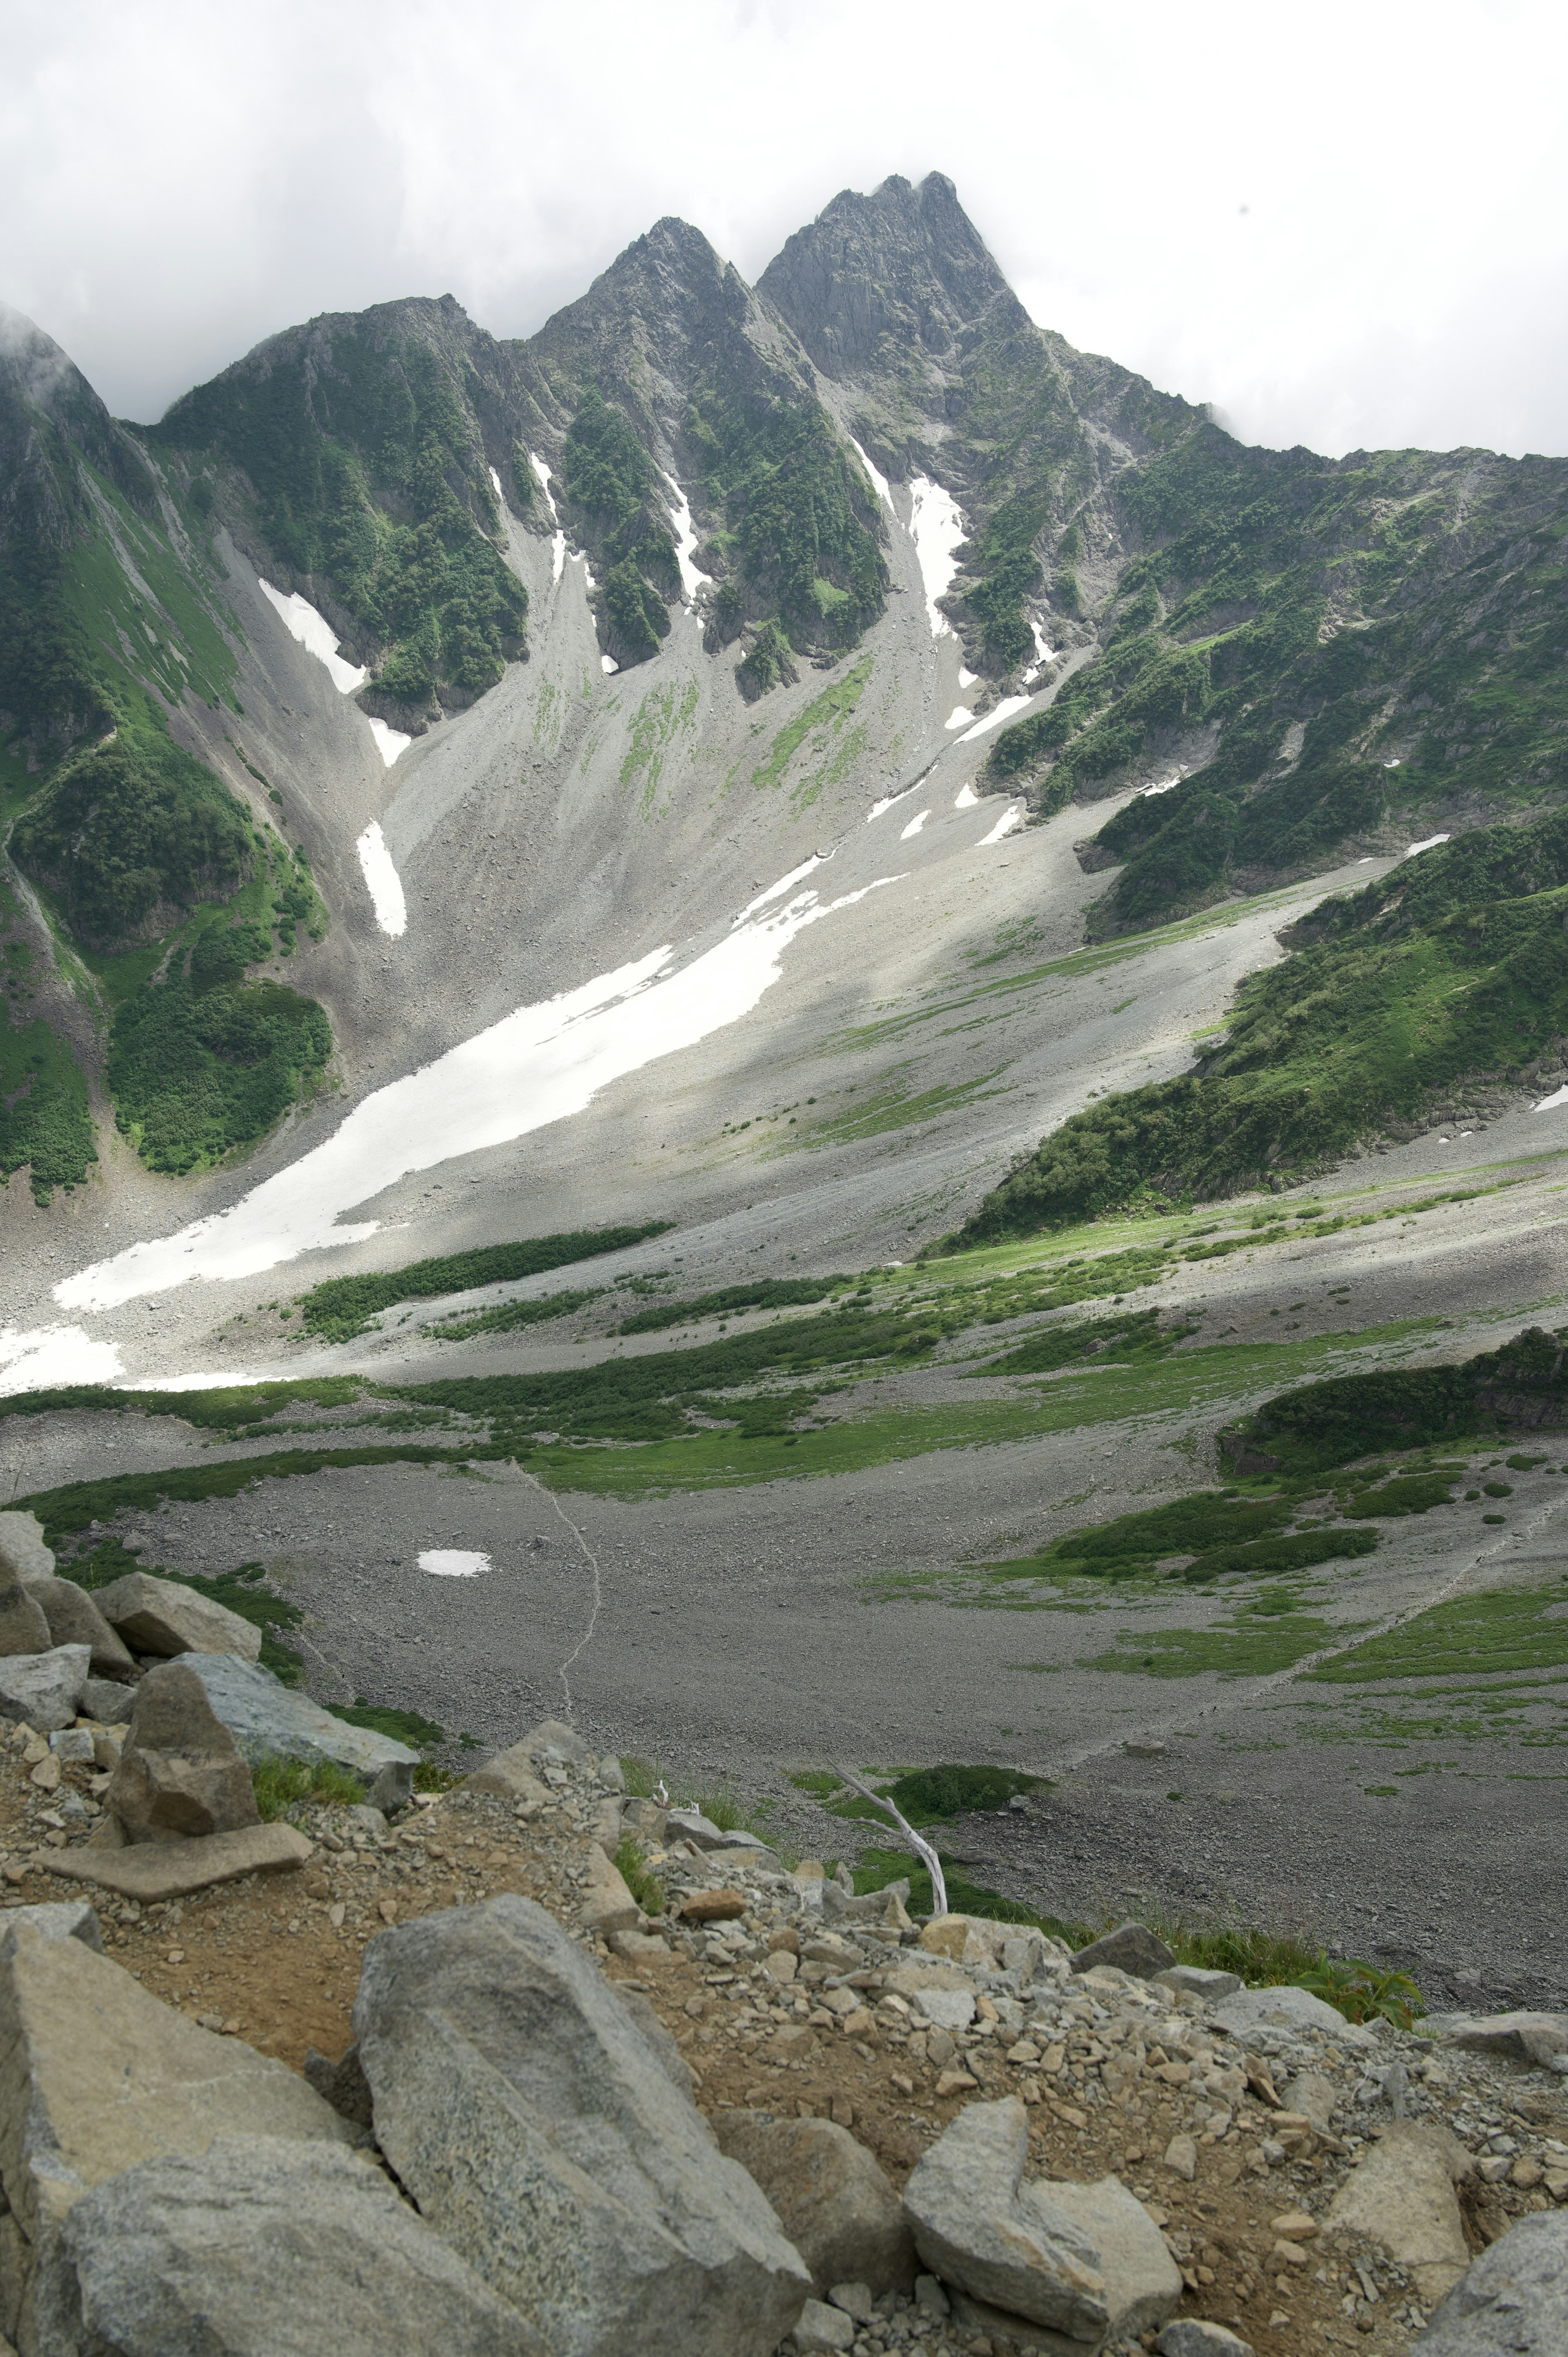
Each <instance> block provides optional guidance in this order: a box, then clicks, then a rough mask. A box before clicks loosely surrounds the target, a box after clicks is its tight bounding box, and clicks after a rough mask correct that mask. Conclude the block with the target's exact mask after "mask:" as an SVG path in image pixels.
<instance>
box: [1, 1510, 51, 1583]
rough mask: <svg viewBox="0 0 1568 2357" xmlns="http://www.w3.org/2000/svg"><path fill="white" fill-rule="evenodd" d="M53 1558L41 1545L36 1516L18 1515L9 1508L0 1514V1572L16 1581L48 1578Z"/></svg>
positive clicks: (41, 1530)
mask: <svg viewBox="0 0 1568 2357" xmlns="http://www.w3.org/2000/svg"><path fill="white" fill-rule="evenodd" d="M54 1568H55V1559H54V1555H53V1553H52V1551H51V1550H50V1548H49V1547H48V1546H47V1545H46V1544H45V1543H44V1526H43V1524H42V1523H40V1522H39V1520H38V1516H37V1514H19V1513H17V1512H16V1509H15V1508H14V1507H13V1508H12V1509H11V1511H10V1512H7V1513H4V1514H0V1572H9V1573H11V1574H12V1575H13V1576H14V1577H16V1578H17V1579H27V1580H32V1579H52V1578H53V1577H54Z"/></svg>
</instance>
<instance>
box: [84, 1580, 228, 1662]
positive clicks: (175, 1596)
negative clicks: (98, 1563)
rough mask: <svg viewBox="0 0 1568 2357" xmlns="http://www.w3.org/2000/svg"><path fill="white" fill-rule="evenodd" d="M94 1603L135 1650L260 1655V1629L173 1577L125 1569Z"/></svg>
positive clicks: (96, 1597) (134, 1651)
mask: <svg viewBox="0 0 1568 2357" xmlns="http://www.w3.org/2000/svg"><path fill="white" fill-rule="evenodd" d="M93 1601H94V1602H95V1603H96V1605H97V1607H98V1609H99V1610H100V1612H102V1615H103V1618H104V1619H105V1620H107V1621H108V1622H109V1624H110V1626H111V1627H112V1628H113V1629H115V1630H117V1631H119V1634H120V1636H121V1638H122V1639H123V1641H124V1643H126V1644H127V1645H128V1646H129V1647H130V1649H131V1651H132V1652H133V1653H164V1654H174V1653H239V1654H241V1655H242V1657H243V1658H244V1659H245V1660H246V1661H248V1662H254V1661H257V1660H259V1659H260V1657H261V1651H262V1632H261V1631H260V1630H259V1629H258V1628H257V1627H256V1625H255V1622H254V1621H253V1620H242V1619H241V1617H240V1615H239V1613H237V1612H231V1611H230V1609H229V1608H228V1606H227V1605H226V1604H215V1603H214V1602H213V1601H212V1598H210V1597H209V1596H203V1595H201V1594H200V1593H199V1591H198V1590H197V1589H196V1588H194V1587H185V1586H183V1585H182V1583H181V1582H180V1581H179V1580H177V1579H155V1578H154V1577H153V1575H152V1573H151V1572H150V1571H128V1572H126V1573H125V1575H124V1577H123V1578H121V1579H112V1580H111V1581H110V1583H109V1585H108V1587H101V1588H99V1589H98V1591H97V1593H96V1595H95V1597H94V1598H93Z"/></svg>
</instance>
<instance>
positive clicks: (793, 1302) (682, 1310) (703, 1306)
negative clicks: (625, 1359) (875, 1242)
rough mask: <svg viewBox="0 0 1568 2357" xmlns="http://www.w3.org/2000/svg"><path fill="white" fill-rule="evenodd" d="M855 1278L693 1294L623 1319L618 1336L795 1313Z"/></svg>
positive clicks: (762, 1282)
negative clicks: (741, 1315) (743, 1314)
mask: <svg viewBox="0 0 1568 2357" xmlns="http://www.w3.org/2000/svg"><path fill="white" fill-rule="evenodd" d="M855 1281H856V1280H855V1279H854V1277H853V1276H764V1277H758V1278H757V1280H756V1282H755V1283H753V1284H751V1285H723V1286H719V1287H718V1289H717V1291H716V1292H714V1293H698V1294H693V1296H692V1297H691V1299H690V1300H686V1301H658V1302H655V1303H654V1304H653V1306H652V1308H650V1309H639V1310H638V1311H637V1312H636V1314H635V1316H633V1317H630V1318H622V1319H621V1322H620V1324H619V1326H618V1328H617V1329H616V1331H617V1332H618V1333H619V1334H657V1333H658V1332H660V1329H662V1328H664V1327H666V1326H686V1325H693V1324H695V1322H696V1320H697V1319H698V1318H723V1317H725V1316H726V1315H727V1314H728V1312H730V1311H731V1310H735V1311H736V1312H739V1311H741V1310H746V1309H792V1308H797V1307H798V1306H799V1305H800V1303H802V1302H811V1301H825V1300H826V1299H827V1297H828V1296H829V1295H830V1294H832V1293H843V1292H847V1291H848V1289H849V1288H850V1287H851V1286H853V1285H854V1283H855Z"/></svg>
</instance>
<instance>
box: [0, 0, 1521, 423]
mask: <svg viewBox="0 0 1568 2357" xmlns="http://www.w3.org/2000/svg"><path fill="white" fill-rule="evenodd" d="M1565 47H1568V42H1565V38H1564V33H1563V9H1562V7H1561V6H1560V5H1557V6H1552V5H1538V0H1475V5H1468V6H1452V5H1444V4H1443V0H1421V5H1416V0H1403V5H1387V0H1359V5H1343V0H1318V4H1317V5H1313V6H1311V7H1306V6H1300V5H1298V6H1295V7H1281V6H1280V5H1277V0H1276V5H1273V7H1270V6H1267V5H1260V0H1248V5H1231V0H1208V5H1205V6H1204V7H1202V8H1187V7H1179V6H1176V5H1168V0H1166V5H1145V0H1119V5H1116V6H1114V7H1112V6H1108V5H1092V0H1090V5H1084V0H1074V5H1070V6H1068V5H1057V0H1036V5H1015V0H994V4H993V5H986V0H969V5H967V6H962V5H947V6H937V5H929V0H784V5H779V4H778V0H590V4H589V5H586V6H585V5H583V0H576V5H557V6H554V7H544V6H541V5H537V0H440V5H436V0H264V5H253V6H251V7H248V8H245V9H243V10H242V9H239V8H236V7H234V6H232V5H217V0H113V5H110V0H0V137H3V142H4V145H3V150H0V152H3V153H4V155H5V171H4V173H3V175H0V299H4V300H7V301H9V302H11V303H12V304H14V305H15V306H16V307H17V308H18V309H20V310H23V311H26V312H27V313H29V314H30V315H31V316H32V317H34V318H35V319H37V320H38V323H39V325H40V326H42V327H43V328H47V329H48V332H49V333H50V334H52V335H53V336H55V337H56V338H58V339H59V341H60V342H61V343H62V344H63V345H64V346H65V347H66V349H67V350H69V351H70V354H71V355H72V357H73V358H74V359H75V360H76V361H78V362H79V364H80V365H81V367H82V368H83V369H84V370H85V371H86V373H87V374H88V376H89V377H90V378H91V380H92V382H93V383H94V384H96V386H97V387H98V389H99V391H100V392H101V393H102V395H103V397H104V398H105V400H106V401H107V402H108V403H109V404H110V406H111V407H112V408H113V409H114V410H115V411H117V412H118V413H119V414H122V415H127V416H132V417H137V418H150V417H154V416H156V415H157V414H159V413H160V412H161V410H162V409H163V408H164V407H165V405H166V404H167V403H168V402H169V401H170V400H171V399H172V398H173V397H174V396H175V394H177V393H180V392H181V391H183V390H184V389H185V387H186V386H187V385H188V384H191V383H193V382H199V380H200V379H202V378H203V377H206V376H209V375H211V374H212V373H214V372H215V371H217V370H218V369H220V368H221V367H222V366H223V365H224V364H225V363H226V362H227V361H231V360H232V359H234V358H235V357H237V355H238V354H240V353H241V352H242V351H245V350H248V349H249V348H250V346H251V345H252V344H254V343H256V342H258V341H259V340H260V339H261V338H262V337H263V336H265V335H267V334H270V333H271V332H272V331H273V330H274V329H275V328H281V327H285V326H287V325H288V324H290V323H291V322H292V321H295V320H298V319H302V318H306V317H309V316H310V315H311V314H312V313H314V312H317V311H322V310H352V309H358V308H360V307H362V306H363V305H365V304H367V303H373V302H379V301H382V300H384V299H386V298H388V297H390V296H399V295H408V294H424V295H439V294H443V293H446V292H448V291H450V292H451V293H453V294H455V295H456V296H458V298H459V299H460V300H461V301H462V302H463V303H464V304H465V305H466V306H467V308H468V309H469V311H470V312H472V314H473V315H474V317H476V318H477V319H478V320H479V321H480V322H481V323H482V324H483V325H484V326H486V327H488V328H490V329H491V330H492V331H494V332H495V333H496V334H498V335H518V334H526V333H528V332H530V331H531V330H532V328H536V327H537V326H538V325H539V324H540V323H541V321H542V319H544V318H545V317H547V316H548V315H549V313H550V312H551V311H552V310H553V309H554V308H556V307H558V306H559V305H560V304H562V303H564V302H567V301H569V300H571V299H572V298H573V297H574V296H576V295H577V294H580V293H581V292H582V291H583V289H584V288H585V286H586V285H587V283H588V281H589V279H590V278H591V277H592V276H593V275H594V274H595V273H596V272H597V271H599V270H601V269H603V268H604V267H605V265H606V264H607V263H608V262H609V261H611V260H612V259H613V258H614V256H615V254H616V253H618V252H619V251H620V249H621V248H622V247H623V246H624V245H626V244H627V243H628V242H629V241H630V240H631V239H632V238H634V237H636V236H637V235H638V234H639V232H640V231H642V230H643V229H645V228H647V227H648V225H649V224H650V222H651V221H655V220H657V219H658V217H659V216H660V214H663V213H679V214H682V215H683V216H684V217H685V219H687V220H688V221H695V222H696V223H697V224H698V225H699V226H700V227H701V228H702V229H703V230H705V231H706V232H707V234H708V235H709V236H710V237H711V238H712V239H713V241H714V244H715V245H716V246H717V247H718V248H719V250H720V251H721V253H725V254H727V255H728V256H729V257H730V259H731V260H733V261H734V262H735V263H736V264H737V265H738V266H739V268H740V269H741V270H742V271H744V272H745V273H746V275H747V276H748V277H755V276H756V275H757V273H758V272H759V271H760V270H761V269H762V267H763V265H764V264H765V263H767V261H768V259H769V257H770V256H771V255H772V254H773V253H774V252H775V251H776V250H777V248H778V247H779V245H780V244H781V243H782V242H783V240H784V239H785V237H787V236H788V235H789V231H791V230H793V229H796V228H798V227H799V226H800V224H801V223H802V222H803V221H808V220H810V219H811V217H812V215H813V214H815V213H816V212H817V211H819V210H821V208H822V205H824V204H825V203H826V202H827V201H828V199H830V198H831V197H832V195H833V194H834V193H835V192H836V191H837V190H838V189H839V188H843V187H846V186H848V187H854V188H874V187H875V185H876V183H877V182H878V181H879V180H881V179H882V178H885V177H886V174H888V173H889V172H903V173H906V174H908V176H909V177H910V178H914V179H918V178H920V177H922V176H923V175H924V174H925V173H926V172H928V171H930V170H933V169H935V170H939V171H944V172H947V173H949V174H950V176H951V177H952V178H953V179H954V180H955V181H956V182H957V184H958V189H959V195H960V197H961V200H962V202H963V203H964V205H965V206H966V208H967V209H968V210H969V212H970V214H971V215H972V218H973V220H974V221H975V222H976V223H977V224H978V226H979V228H980V230H981V232H982V234H983V236H984V237H985V238H986V240H987V241H988V242H989V243H990V245H991V247H992V250H993V253H995V254H996V256H997V259H998V260H999V262H1000V263H1001V264H1002V265H1003V267H1004V270H1005V271H1006V273H1007V274H1008V276H1009V277H1010V278H1011V280H1012V282H1013V284H1014V285H1015V287H1016V289H1017V291H1018V293H1019V294H1020V296H1022V297H1023V299H1024V301H1025V302H1026V304H1027V306H1028V307H1029V309H1030V310H1031V312H1032V313H1033V314H1034V316H1035V317H1036V319H1038V320H1040V321H1041V322H1042V323H1043V324H1045V325H1047V326H1050V327H1054V328H1059V329H1060V330H1061V331H1062V333H1063V334H1064V335H1066V336H1068V337H1069V339H1071V340H1072V341H1073V342H1074V343H1076V344H1078V345H1079V346H1081V347H1083V348H1085V349H1087V350H1096V351H1104V352H1109V353H1112V354H1113V355H1114V356H1115V357H1116V358H1117V359H1118V360H1120V361H1125V362H1126V363H1128V364H1129V365H1130V366H1132V367H1133V368H1136V369H1140V370H1142V371H1144V372H1145V373H1146V374H1147V375H1149V376H1150V377H1152V378H1153V379H1154V381H1155V383H1156V384H1158V385H1160V386H1162V387H1164V388H1165V389H1167V390H1169V391H1171V392H1177V393H1185V394H1187V396H1188V397H1189V398H1191V399H1194V400H1208V401H1212V402H1214V403H1215V404H1217V406H1218V407H1219V410H1220V412H1221V413H1222V414H1223V415H1224V416H1225V417H1226V419H1227V421H1228V422H1229V423H1230V425H1232V427H1233V429H1234V430H1235V431H1236V432H1238V433H1240V434H1241V435H1242V436H1245V438H1247V439H1248V440H1250V441H1260V442H1267V443H1271V444H1276V445H1283V444H1290V443H1294V442H1305V443H1307V444H1309V445H1310V446H1312V447H1315V448H1317V449H1319V450H1325V451H1328V452H1331V453H1334V454H1336V455H1337V454H1339V453H1340V452H1342V451H1344V450H1347V449H1350V448H1354V447H1358V446H1363V447H1380V446H1384V445H1388V444H1417V445H1428V446H1437V447H1448V446H1451V445H1454V444H1456V443H1479V444H1483V445H1487V446H1489V447H1493V448H1497V449H1501V450H1507V451H1511V452H1514V453H1520V452H1523V451H1526V450H1537V451H1546V452H1552V453H1563V452H1564V451H1568V205H1565V204H1564V201H1563V199H1564V188H1563V180H1564V176H1565V165H1564V157H1565V156H1568V136H1565V125H1564V122H1563V116H1564V113H1565V111H1568V99H1565V91H1568V75H1565V74H1564V70H1563V69H1564V65H1565V63H1568V59H1565V57H1564V49H1565Z"/></svg>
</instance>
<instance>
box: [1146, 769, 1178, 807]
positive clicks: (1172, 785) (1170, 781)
mask: <svg viewBox="0 0 1568 2357" xmlns="http://www.w3.org/2000/svg"><path fill="white" fill-rule="evenodd" d="M1183 774H1184V773H1183V772H1182V771H1181V770H1177V771H1176V776H1175V777H1174V778H1162V779H1161V780H1160V782H1159V784H1158V785H1157V786H1145V787H1144V789H1143V791H1142V792H1141V793H1140V794H1139V796H1138V800H1139V801H1140V802H1148V801H1150V800H1151V799H1152V797H1153V796H1154V795H1155V794H1168V793H1174V791H1176V787H1177V786H1179V785H1180V783H1181V781H1182V777H1183Z"/></svg>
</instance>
